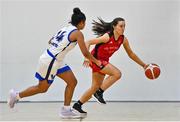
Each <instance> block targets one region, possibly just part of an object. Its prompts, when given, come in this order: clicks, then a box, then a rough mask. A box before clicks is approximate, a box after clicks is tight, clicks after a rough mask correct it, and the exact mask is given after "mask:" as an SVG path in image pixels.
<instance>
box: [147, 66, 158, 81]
mask: <svg viewBox="0 0 180 122" xmlns="http://www.w3.org/2000/svg"><path fill="white" fill-rule="evenodd" d="M160 72H161V70H160V67H159V66H158V65H157V64H153V63H151V64H148V67H147V68H146V69H145V75H146V77H147V78H148V79H151V80H153V79H156V78H158V77H159V75H160Z"/></svg>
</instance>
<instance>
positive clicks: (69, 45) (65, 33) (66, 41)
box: [47, 25, 77, 61]
mask: <svg viewBox="0 0 180 122" xmlns="http://www.w3.org/2000/svg"><path fill="white" fill-rule="evenodd" d="M75 30H77V28H76V27H75V26H72V25H70V26H67V27H64V28H62V29H61V30H60V31H59V32H58V33H57V34H55V35H54V36H53V37H52V40H51V43H50V47H49V48H48V50H47V52H48V54H49V55H50V56H51V57H53V56H54V57H56V59H57V60H59V61H61V60H63V59H64V57H65V55H66V54H67V53H68V52H69V51H70V50H72V49H73V48H74V47H75V46H76V44H77V42H76V41H75V40H74V41H73V42H72V41H70V34H71V33H72V32H73V31H75Z"/></svg>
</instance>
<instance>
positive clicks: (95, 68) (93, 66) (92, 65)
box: [90, 60, 109, 72]
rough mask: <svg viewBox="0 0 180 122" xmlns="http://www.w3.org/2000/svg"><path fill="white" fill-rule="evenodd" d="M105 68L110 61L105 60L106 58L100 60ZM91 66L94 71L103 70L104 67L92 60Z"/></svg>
mask: <svg viewBox="0 0 180 122" xmlns="http://www.w3.org/2000/svg"><path fill="white" fill-rule="evenodd" d="M100 61H101V63H102V65H103V68H104V67H105V66H106V65H107V64H108V63H109V62H108V61H104V60H100ZM90 67H91V68H92V71H93V72H100V70H102V69H103V68H100V67H99V66H97V65H96V64H95V63H93V62H91V63H90Z"/></svg>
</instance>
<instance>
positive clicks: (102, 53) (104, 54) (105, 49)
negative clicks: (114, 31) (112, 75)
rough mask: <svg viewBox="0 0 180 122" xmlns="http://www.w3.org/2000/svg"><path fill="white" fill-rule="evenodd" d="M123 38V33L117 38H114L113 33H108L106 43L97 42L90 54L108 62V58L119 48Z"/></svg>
mask: <svg viewBox="0 0 180 122" xmlns="http://www.w3.org/2000/svg"><path fill="white" fill-rule="evenodd" d="M108 34H109V33H108ZM123 40H124V35H120V36H119V38H118V39H117V40H115V38H114V35H111V34H109V41H108V42H107V43H100V44H97V45H96V46H95V48H94V49H93V50H92V52H91V54H92V55H93V56H94V57H95V58H97V59H99V60H104V61H107V62H109V58H110V57H111V56H112V55H113V53H114V52H116V51H117V50H118V49H119V48H120V46H121V44H122V43H123Z"/></svg>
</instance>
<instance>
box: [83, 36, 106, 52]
mask: <svg viewBox="0 0 180 122" xmlns="http://www.w3.org/2000/svg"><path fill="white" fill-rule="evenodd" d="M108 41H109V35H108V34H107V33H105V34H104V35H103V36H100V37H98V38H95V39H91V40H88V41H86V47H87V49H88V50H89V48H90V46H91V45H95V44H99V43H106V42H108Z"/></svg>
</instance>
